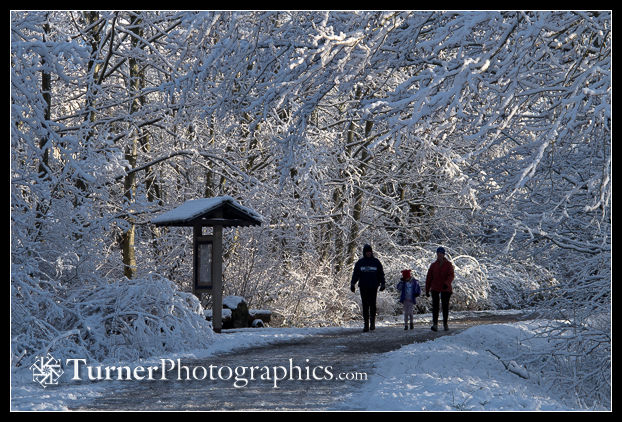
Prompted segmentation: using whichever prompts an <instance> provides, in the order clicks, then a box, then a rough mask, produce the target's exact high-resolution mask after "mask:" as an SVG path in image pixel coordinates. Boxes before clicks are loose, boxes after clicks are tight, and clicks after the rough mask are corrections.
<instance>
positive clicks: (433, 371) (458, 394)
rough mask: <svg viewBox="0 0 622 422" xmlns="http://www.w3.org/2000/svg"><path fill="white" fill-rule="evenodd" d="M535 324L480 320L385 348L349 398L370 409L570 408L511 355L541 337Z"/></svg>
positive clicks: (534, 343) (481, 409) (533, 343)
mask: <svg viewBox="0 0 622 422" xmlns="http://www.w3.org/2000/svg"><path fill="white" fill-rule="evenodd" d="M535 324H537V323H534V322H519V323H512V324H492V325H481V326H476V327H472V328H469V329H467V330H465V331H464V332H462V333H459V334H456V335H454V336H445V337H440V338H438V339H436V340H433V341H428V342H425V343H414V344H410V345H407V346H404V347H402V348H401V349H398V350H395V351H392V352H388V353H385V354H383V355H381V356H380V357H379V359H378V361H377V362H376V364H375V367H376V370H375V373H374V374H373V375H372V376H370V378H369V380H368V382H367V383H366V384H365V385H364V386H363V388H362V390H361V391H360V392H358V393H357V394H354V395H353V396H352V397H350V398H349V399H348V401H350V402H354V403H365V404H366V406H367V409H369V410H400V411H404V410H409V411H426V410H431V411H440V410H450V411H451V410H453V411H455V410H480V411H492V410H494V411H497V410H501V411H520V410H527V411H536V410H550V411H555V410H557V411H560V410H573V409H570V408H568V406H566V405H564V404H562V403H561V402H560V401H559V400H557V399H556V398H553V397H551V395H550V393H548V392H547V391H546V390H547V389H546V388H545V387H544V386H543V385H540V383H539V380H538V376H537V375H536V374H530V373H529V372H528V371H527V370H526V368H525V367H524V366H522V365H521V364H520V362H516V361H514V360H512V359H511V358H512V357H513V356H517V355H518V354H519V353H520V352H524V351H525V349H526V348H533V347H538V344H537V343H538V342H542V341H544V340H541V339H540V340H537V339H535V338H533V329H534V328H535ZM500 358H501V359H500Z"/></svg>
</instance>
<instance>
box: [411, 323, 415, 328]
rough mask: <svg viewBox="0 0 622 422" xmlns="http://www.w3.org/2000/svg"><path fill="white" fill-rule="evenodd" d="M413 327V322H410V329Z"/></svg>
mask: <svg viewBox="0 0 622 422" xmlns="http://www.w3.org/2000/svg"><path fill="white" fill-rule="evenodd" d="M413 328H415V326H414V325H413V323H412V322H411V323H410V329H411V330H412V329H413Z"/></svg>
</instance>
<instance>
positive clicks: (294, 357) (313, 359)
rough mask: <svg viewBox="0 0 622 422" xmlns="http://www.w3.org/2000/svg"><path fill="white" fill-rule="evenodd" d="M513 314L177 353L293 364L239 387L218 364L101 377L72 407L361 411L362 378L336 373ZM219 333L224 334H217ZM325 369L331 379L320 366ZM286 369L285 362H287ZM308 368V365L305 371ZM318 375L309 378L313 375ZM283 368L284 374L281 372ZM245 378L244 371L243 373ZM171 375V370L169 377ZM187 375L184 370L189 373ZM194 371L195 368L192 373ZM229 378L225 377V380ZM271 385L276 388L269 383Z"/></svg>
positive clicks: (361, 369) (230, 363)
mask: <svg viewBox="0 0 622 422" xmlns="http://www.w3.org/2000/svg"><path fill="white" fill-rule="evenodd" d="M518 319H521V318H520V317H519V316H517V315H502V316H499V315H497V316H488V317H479V318H477V319H465V320H459V321H454V322H453V323H452V324H451V327H452V329H451V330H450V331H448V332H444V331H439V332H438V333H434V332H432V331H430V329H429V324H428V323H427V322H426V323H420V324H417V325H416V326H415V329H414V330H408V331H404V330H403V329H402V327H401V325H400V326H379V327H378V328H376V330H375V331H374V332H370V333H362V332H361V330H360V328H343V329H328V330H326V332H321V333H318V334H314V335H310V336H304V337H302V338H300V339H294V340H291V341H287V342H283V343H279V344H272V345H264V346H259V347H251V348H244V349H242V350H236V351H231V352H227V353H223V354H217V355H214V356H211V357H207V358H201V359H182V360H181V362H180V363H181V365H185V366H187V367H189V368H195V367H203V368H207V369H209V367H210V365H213V366H214V368H223V367H229V368H234V367H236V366H245V367H250V366H257V367H269V368H275V367H282V368H288V367H293V368H296V367H298V368H300V369H293V370H292V372H291V378H292V379H283V380H279V381H278V382H276V380H275V378H276V377H277V376H281V374H282V372H279V371H277V372H275V373H274V374H273V375H274V376H273V377H271V378H270V379H268V380H266V379H264V380H262V379H260V378H259V375H257V379H255V380H252V381H250V380H249V381H248V384H247V385H246V386H244V387H242V388H236V387H235V386H234V381H235V380H234V378H232V377H228V375H230V374H231V372H229V373H227V370H226V371H223V377H222V378H224V379H218V377H216V378H217V379H216V380H210V378H207V379H204V380H196V379H191V380H184V379H183V377H184V374H186V372H182V380H181V381H178V380H177V379H175V380H173V379H171V380H169V381H166V382H163V381H143V382H138V381H132V382H128V381H124V382H121V381H107V383H109V386H108V387H106V392H105V393H104V394H102V395H101V396H100V397H98V398H96V399H95V400H94V401H92V402H90V403H82V404H81V405H79V406H77V407H72V406H69V409H73V410H367V409H368V408H367V403H357V402H352V401H349V400H348V398H349V397H352V394H353V393H356V392H358V391H360V390H361V389H362V388H363V386H364V385H365V384H366V382H367V381H365V380H355V379H351V380H339V379H337V377H346V378H347V377H350V378H354V377H356V376H357V374H362V373H365V374H367V376H368V377H371V376H372V374H373V373H374V363H375V362H376V361H377V359H378V358H379V354H381V353H386V352H389V351H392V350H396V349H399V348H400V347H401V346H404V345H407V344H411V343H414V342H424V341H427V340H431V339H435V338H440V337H442V336H445V335H454V334H457V333H460V332H462V331H463V330H465V329H466V328H468V327H471V326H474V325H478V324H488V323H495V322H510V321H515V320H518ZM224 336H227V334H224ZM327 368H330V374H331V375H333V377H332V379H326V378H328V377H327V376H326V374H327V372H324V371H326V370H327ZM290 370H291V368H290ZM314 370H315V371H316V372H313V371H314ZM316 374H317V375H319V378H321V377H324V379H320V380H315V379H313V378H314V376H315V375H316ZM283 375H285V374H283ZM245 376H246V378H247V379H248V377H249V374H248V372H246V374H245ZM171 378H174V377H171ZM191 378H192V377H191ZM199 378H200V375H199ZM226 378H229V379H226ZM275 385H277V386H278V388H274V386H275Z"/></svg>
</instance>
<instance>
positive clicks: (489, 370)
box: [11, 322, 573, 411]
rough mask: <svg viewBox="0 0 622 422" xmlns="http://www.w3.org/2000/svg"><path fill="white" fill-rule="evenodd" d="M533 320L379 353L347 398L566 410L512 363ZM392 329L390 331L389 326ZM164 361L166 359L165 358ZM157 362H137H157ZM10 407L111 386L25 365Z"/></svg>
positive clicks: (289, 333)
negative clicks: (57, 379)
mask: <svg viewBox="0 0 622 422" xmlns="http://www.w3.org/2000/svg"><path fill="white" fill-rule="evenodd" d="M536 324H537V322H519V323H512V324H492V325H481V326H476V327H472V328H469V329H467V330H465V331H463V332H461V333H458V334H455V335H452V336H443V337H439V338H438V339H435V340H433V341H428V342H425V343H414V344H410V345H407V346H404V347H402V348H401V349H399V350H395V351H392V352H388V353H384V354H380V355H378V358H377V361H376V362H375V364H374V366H375V371H374V372H373V373H372V374H370V375H369V378H368V380H367V382H365V384H364V385H363V386H362V387H360V388H359V389H358V390H355V391H354V392H353V393H352V394H351V395H350V397H348V398H347V402H349V403H358V404H363V403H364V404H365V406H366V407H365V408H366V409H367V410H381V411H394V410H401V411H403V410H422V411H426V410H448V411H454V410H482V411H489V410H490V411H493V410H502V411H505V410H508V411H520V410H528V411H534V410H573V409H570V408H568V407H567V406H566V405H564V404H562V402H561V401H559V400H558V399H556V398H555V397H552V396H551V394H550V393H548V392H547V389H546V388H545V387H544V385H541V384H542V383H541V382H540V381H539V379H538V376H537V375H536V374H530V373H529V372H528V371H527V370H526V369H525V368H524V367H523V366H522V365H521V363H520V361H519V362H514V361H512V358H513V357H515V356H519V355H520V353H521V352H523V351H525V350H527V349H529V348H532V349H533V348H537V347H539V344H538V342H542V341H543V340H537V339H534V338H532V337H533V331H534V329H535V327H536ZM337 329H338V328H279V329H277V328H264V329H244V330H233V331H231V332H229V333H227V335H225V336H222V337H221V338H220V339H219V341H218V342H217V343H215V344H214V345H213V347H211V348H210V349H209V350H207V351H198V352H196V353H184V354H180V355H179V356H176V357H182V358H191V357H197V358H202V357H207V356H209V355H213V354H214V353H218V352H224V351H231V350H239V349H243V348H245V347H249V346H257V345H258V344H268V343H276V342H281V341H288V340H292V339H299V338H301V337H304V336H309V335H313V334H317V333H321V332H327V331H328V330H337ZM396 329H397V328H396ZM170 357H171V356H167V358H170ZM157 362H158V359H155V358H154V359H153V360H150V361H147V362H145V361H142V362H140V363H136V365H138V364H140V365H148V364H150V363H157ZM11 384H12V392H11V408H12V409H13V410H65V409H67V408H68V407H69V406H71V407H74V406H76V405H78V404H81V405H83V404H88V402H89V401H91V400H93V399H94V398H96V397H98V396H100V395H104V394H105V393H106V391H107V389H109V388H112V387H113V385H114V384H113V383H112V382H98V383H93V384H82V385H75V384H71V383H64V384H63V383H60V384H59V385H58V386H50V387H48V388H46V389H43V388H42V387H41V386H40V385H38V384H37V383H35V382H33V381H32V375H31V373H30V371H29V370H28V369H27V368H23V369H22V370H20V371H17V372H14V373H13V374H12V382H11Z"/></svg>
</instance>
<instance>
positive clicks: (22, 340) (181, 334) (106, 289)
mask: <svg viewBox="0 0 622 422" xmlns="http://www.w3.org/2000/svg"><path fill="white" fill-rule="evenodd" d="M12 295H13V298H12V319H13V321H12V331H13V343H12V353H13V357H14V360H13V364H14V365H20V366H21V365H25V364H27V363H26V362H22V360H23V358H27V359H30V358H31V357H33V356H37V355H41V354H45V353H47V352H50V353H52V354H56V355H57V356H64V355H67V356H80V357H88V358H89V359H92V360H95V361H104V360H106V359H139V358H146V357H149V356H154V355H158V354H161V353H165V352H180V351H185V350H192V349H198V348H205V347H208V346H209V344H210V343H211V342H212V340H213V337H214V332H213V331H212V328H211V324H210V323H209V322H207V321H206V320H205V319H204V318H203V316H202V314H203V313H202V308H201V305H200V303H199V301H198V299H197V298H196V297H195V296H194V295H192V294H190V293H185V292H182V291H180V290H179V289H178V288H177V286H176V285H175V284H174V283H173V282H171V281H170V280H167V279H165V278H163V277H161V276H158V275H154V274H151V275H148V276H145V277H142V278H137V279H133V280H128V279H123V280H120V281H115V282H112V283H108V282H105V281H99V282H96V283H86V285H85V286H84V287H82V288H78V289H75V290H73V291H71V292H68V291H66V290H64V289H63V288H62V287H61V286H60V285H56V286H54V288H53V287H52V284H51V283H49V282H44V281H43V280H36V279H34V278H32V277H29V276H27V275H26V274H23V276H22V277H19V276H16V277H14V279H13V284H12Z"/></svg>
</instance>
